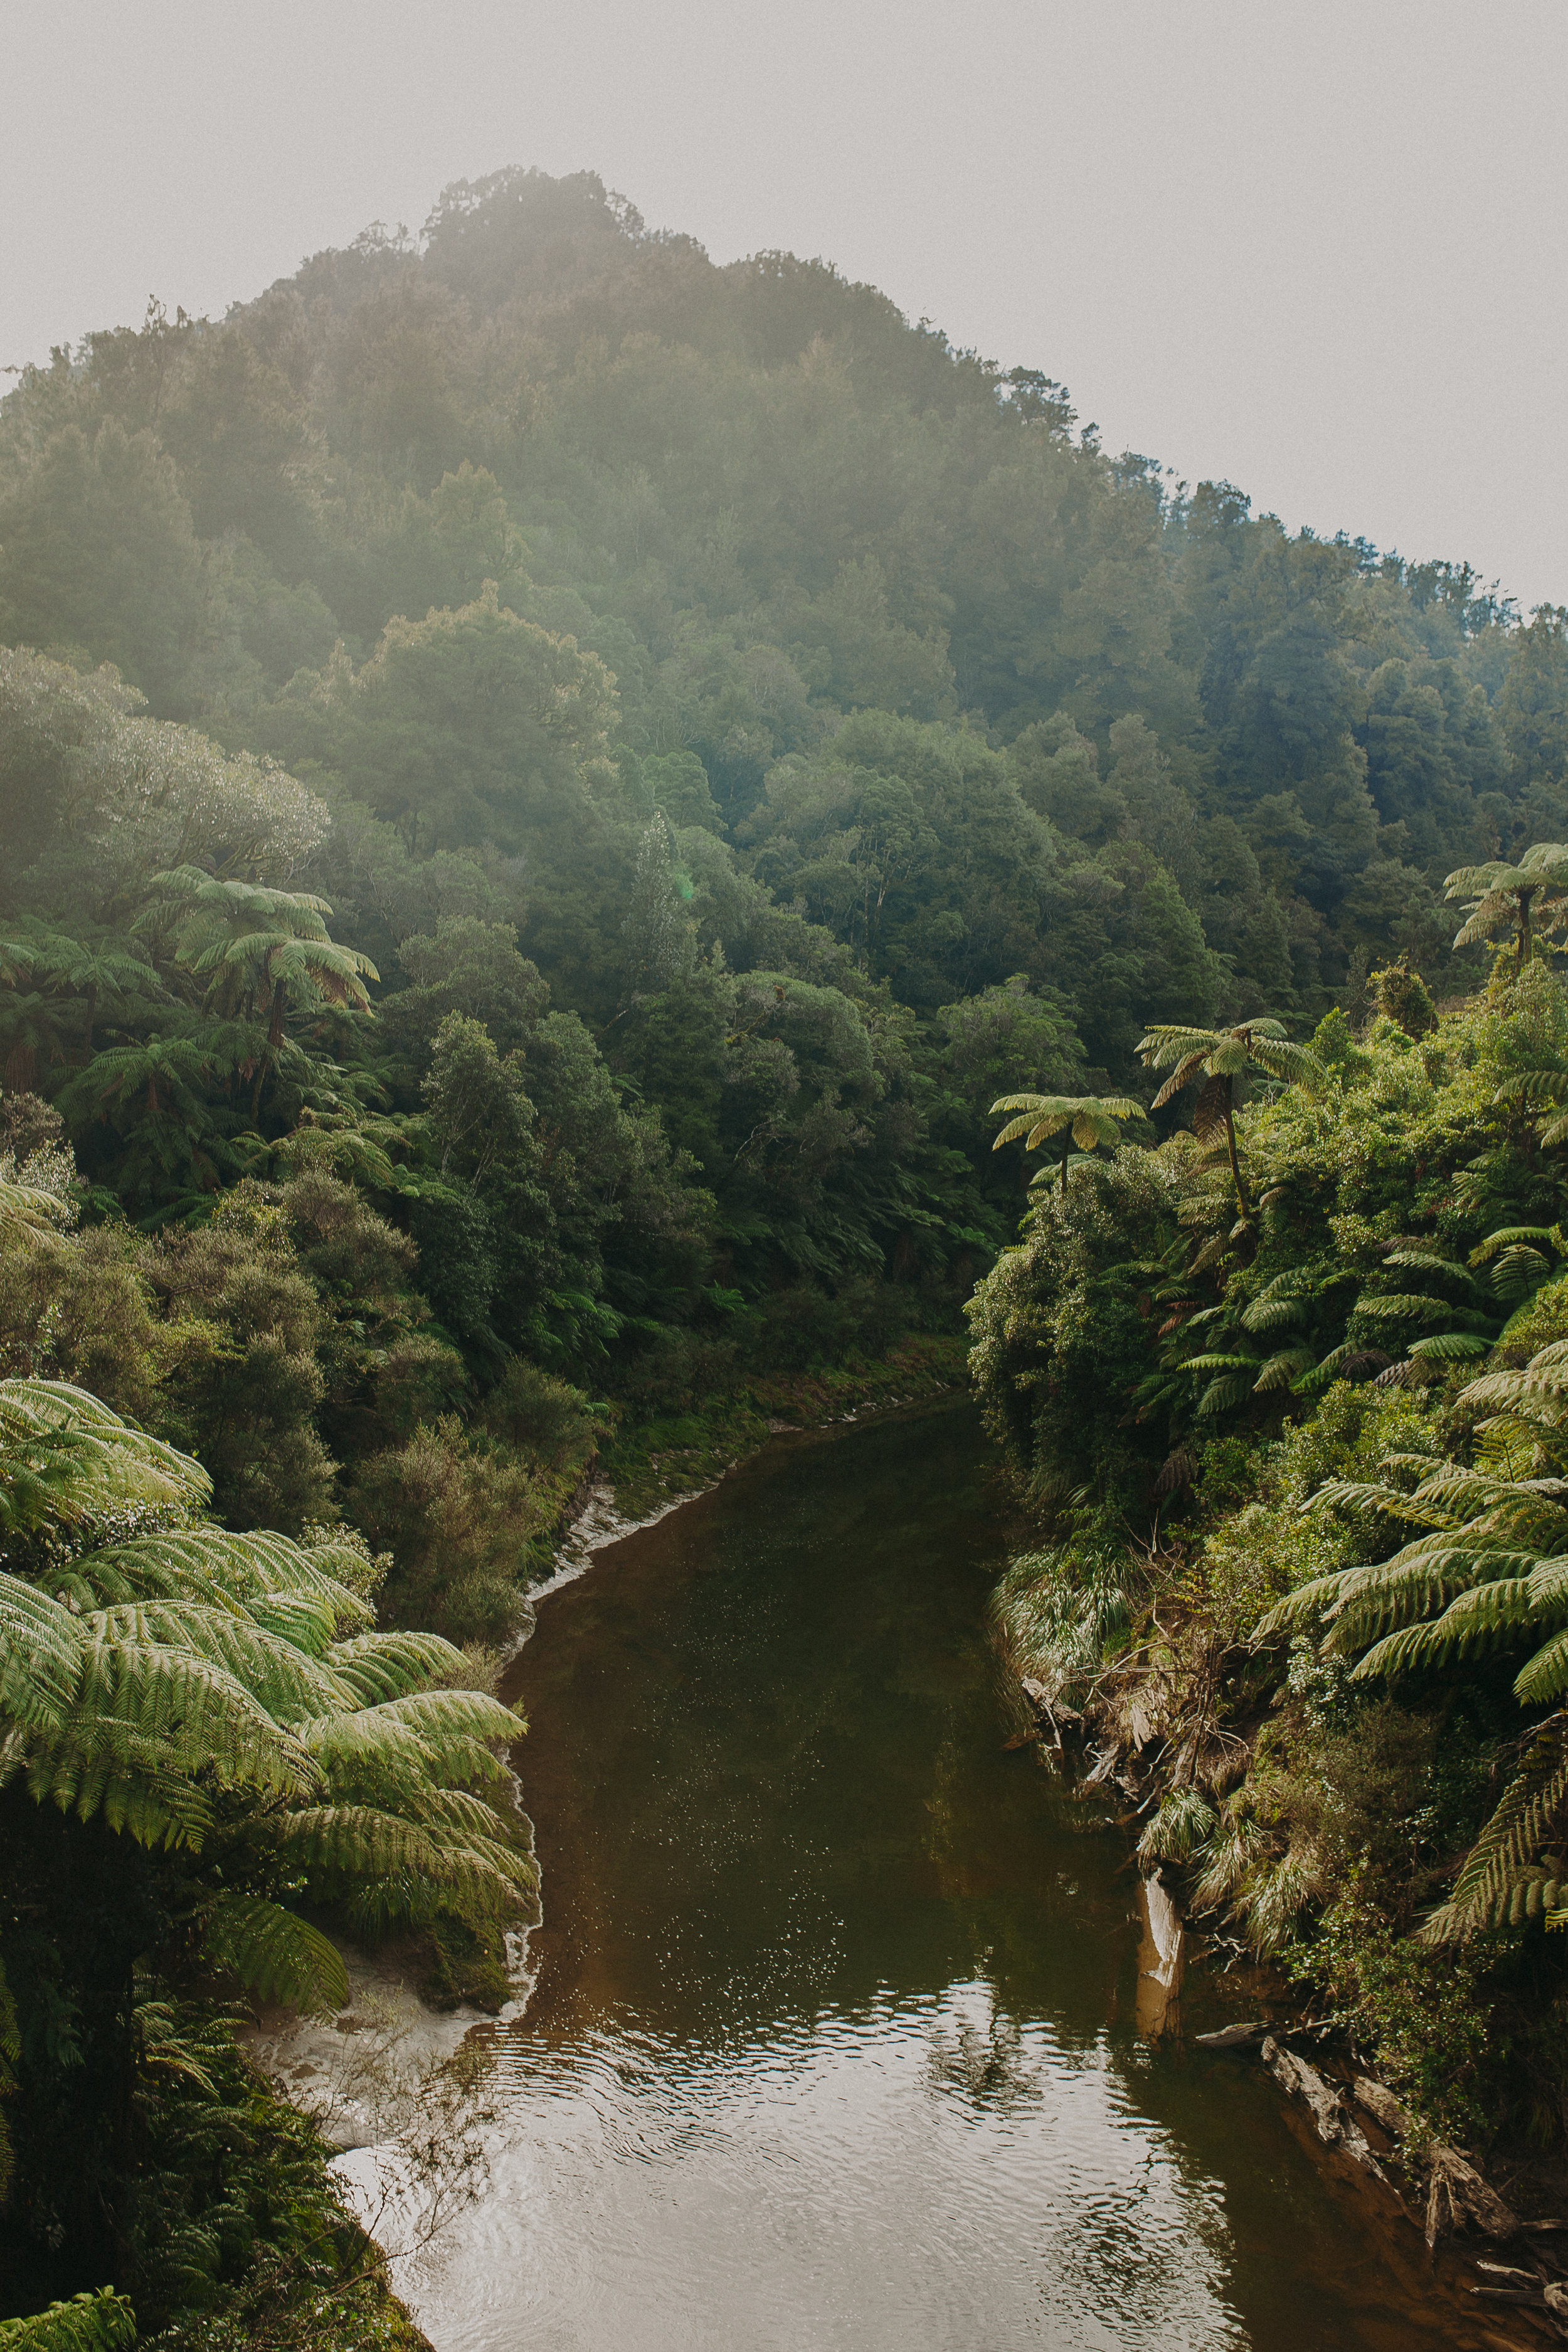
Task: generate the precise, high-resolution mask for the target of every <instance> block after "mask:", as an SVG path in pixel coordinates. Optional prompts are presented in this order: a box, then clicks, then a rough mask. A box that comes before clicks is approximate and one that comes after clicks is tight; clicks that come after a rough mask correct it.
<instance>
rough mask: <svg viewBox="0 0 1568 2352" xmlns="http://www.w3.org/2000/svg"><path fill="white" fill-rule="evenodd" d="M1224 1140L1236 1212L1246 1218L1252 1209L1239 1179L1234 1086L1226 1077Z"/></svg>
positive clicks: (1239, 1163) (1239, 1167) (1239, 1162)
mask: <svg viewBox="0 0 1568 2352" xmlns="http://www.w3.org/2000/svg"><path fill="white" fill-rule="evenodd" d="M1225 1140H1226V1150H1228V1151H1229V1153H1230V1173H1231V1181H1232V1182H1233V1183H1234V1184H1235V1186H1236V1207H1237V1215H1238V1216H1240V1217H1242V1218H1243V1219H1247V1218H1249V1217H1250V1216H1251V1214H1252V1209H1251V1205H1250V1203H1249V1202H1248V1201H1247V1187H1246V1185H1245V1184H1244V1183H1243V1182H1242V1181H1241V1161H1240V1160H1238V1159H1237V1150H1236V1108H1235V1088H1234V1087H1233V1085H1232V1083H1231V1081H1230V1079H1228V1078H1227V1079H1226V1083H1225Z"/></svg>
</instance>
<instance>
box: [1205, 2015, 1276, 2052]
mask: <svg viewBox="0 0 1568 2352" xmlns="http://www.w3.org/2000/svg"><path fill="white" fill-rule="evenodd" d="M1267 2039H1268V2026H1267V2025H1265V2024H1264V2023H1262V2021H1256V2022H1254V2023H1253V2024H1251V2025H1222V2026H1221V2027H1220V2029H1219V2031H1218V2032H1217V2033H1194V2036H1193V2047H1194V2050H1256V2049H1257V2047H1258V2043H1259V2042H1264V2041H1266V2040H1267Z"/></svg>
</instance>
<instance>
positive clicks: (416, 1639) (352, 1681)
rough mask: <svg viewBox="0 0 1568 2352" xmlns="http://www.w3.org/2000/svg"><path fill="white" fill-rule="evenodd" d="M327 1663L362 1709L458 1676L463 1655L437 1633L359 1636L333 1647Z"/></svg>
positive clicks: (369, 1634)
mask: <svg viewBox="0 0 1568 2352" xmlns="http://www.w3.org/2000/svg"><path fill="white" fill-rule="evenodd" d="M328 1663H329V1664H330V1665H331V1669H332V1672H333V1674H334V1675H337V1676H338V1678H339V1680H340V1681H342V1682H343V1683H346V1684H347V1685H348V1687H349V1688H350V1689H351V1690H352V1691H353V1694H354V1696H355V1698H356V1699H357V1700H358V1701H359V1702H360V1704H361V1705H362V1706H374V1705H375V1704H376V1703H377V1702H378V1701H380V1700H382V1699H389V1698H402V1697H404V1696H405V1695H406V1694H407V1693H408V1692H410V1691H414V1690H417V1689H418V1688H419V1687H420V1685H422V1684H428V1683H433V1682H436V1681H437V1680H439V1679H440V1678H441V1677H442V1676H443V1675H452V1674H459V1673H461V1672H462V1671H463V1654H462V1652H461V1651H460V1650H457V1649H454V1648H453V1646H452V1644H451V1643H450V1642H445V1641H443V1640H442V1638H441V1636H440V1635H439V1634H438V1633H360V1634H356V1635H355V1637H354V1638H353V1641H349V1642H339V1643H334V1645H333V1647H332V1649H331V1651H330V1652H329V1653H328Z"/></svg>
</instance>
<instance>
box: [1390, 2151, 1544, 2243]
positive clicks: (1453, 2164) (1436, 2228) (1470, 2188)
mask: <svg viewBox="0 0 1568 2352" xmlns="http://www.w3.org/2000/svg"><path fill="white" fill-rule="evenodd" d="M1409 2161H1410V2165H1411V2168H1412V2170H1413V2171H1414V2170H1415V2169H1417V2168H1422V2169H1425V2171H1426V2243H1427V2244H1428V2245H1429V2246H1435V2245H1436V2242H1437V2241H1438V2239H1439V2238H1440V2237H1442V2236H1443V2235H1444V2233H1445V2232H1446V2231H1449V2230H1460V2229H1463V2228H1464V2226H1465V2224H1466V2223H1467V2222H1469V2223H1472V2224H1473V2225H1474V2227H1475V2228H1476V2229H1478V2230H1480V2231H1484V2233H1485V2234H1486V2236H1487V2237H1489V2238H1513V2237H1517V2236H1518V2234H1519V2216H1518V2214H1517V2213H1514V2212H1512V2211H1511V2210H1510V2208H1509V2207H1508V2206H1506V2205H1505V2204H1504V2203H1503V2201H1502V2199H1501V2198H1500V2196H1499V2195H1498V2193H1497V2191H1496V2189H1489V2188H1488V2187H1487V2184H1486V2182H1485V2181H1484V2180H1483V2179H1481V2176H1480V2174H1479V2172H1478V2171H1477V2170H1476V2168H1475V2166H1474V2165H1473V2164H1467V2163H1466V2161H1465V2159H1464V2158H1463V2157H1462V2156H1461V2155H1460V2154H1459V2152H1458V2149H1457V2148H1452V2147H1445V2146H1444V2145H1443V2142H1442V2141H1441V2140H1434V2141H1433V2142H1432V2143H1431V2145H1430V2146H1429V2147H1425V2148H1419V2149H1412V2151H1411V2154H1410V2159H1409Z"/></svg>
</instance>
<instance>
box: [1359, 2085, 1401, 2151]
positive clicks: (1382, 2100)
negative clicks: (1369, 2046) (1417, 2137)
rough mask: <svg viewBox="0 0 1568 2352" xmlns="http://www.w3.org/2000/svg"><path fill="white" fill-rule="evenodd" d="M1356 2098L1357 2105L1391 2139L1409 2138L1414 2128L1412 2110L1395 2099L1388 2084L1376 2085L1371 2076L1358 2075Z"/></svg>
mask: <svg viewBox="0 0 1568 2352" xmlns="http://www.w3.org/2000/svg"><path fill="white" fill-rule="evenodd" d="M1355 2098H1356V2105H1358V2106H1362V2107H1364V2108H1365V2109H1366V2111H1367V2114H1368V2115H1369V2116H1374V2117H1375V2118H1376V2120H1377V2121H1378V2122H1379V2123H1380V2124H1381V2125H1382V2126H1383V2128H1384V2131H1385V2132H1386V2133H1387V2134H1388V2136H1389V2137H1390V2138H1391V2139H1408V2138H1409V2137H1410V2133H1411V2128H1412V2118H1411V2114H1410V2110H1409V2108H1408V2107H1406V2106H1405V2105H1404V2104H1403V2103H1402V2102H1401V2101H1400V2100H1398V2099H1396V2098H1395V2097H1394V2093H1393V2092H1392V2091H1391V2090H1390V2089H1389V2087H1388V2085H1387V2084H1386V2083H1374V2082H1373V2080H1372V2078H1371V2076H1370V2075H1368V2074H1358V2075H1357V2076H1356V2081H1355Z"/></svg>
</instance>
